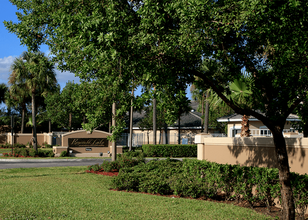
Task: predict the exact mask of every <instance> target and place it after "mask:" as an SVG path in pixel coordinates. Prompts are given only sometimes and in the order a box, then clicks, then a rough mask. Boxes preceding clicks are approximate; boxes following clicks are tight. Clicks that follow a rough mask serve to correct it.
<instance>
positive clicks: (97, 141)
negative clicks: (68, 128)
mask: <svg viewBox="0 0 308 220" xmlns="http://www.w3.org/2000/svg"><path fill="white" fill-rule="evenodd" d="M108 136H111V134H110V133H108V132H104V131H98V130H94V131H93V132H92V133H90V132H87V131H86V130H79V131H73V132H68V133H66V134H63V135H62V147H67V150H68V152H69V154H70V156H75V157H102V156H103V157H107V156H110V154H109V153H108V152H112V147H111V146H112V144H111V142H109V141H108V140H107V137H108ZM117 152H118V153H122V147H117Z"/></svg>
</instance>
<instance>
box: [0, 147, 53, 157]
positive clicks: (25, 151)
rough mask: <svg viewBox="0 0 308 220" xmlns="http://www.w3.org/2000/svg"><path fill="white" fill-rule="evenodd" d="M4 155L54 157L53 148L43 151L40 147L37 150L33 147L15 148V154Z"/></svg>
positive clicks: (6, 154)
mask: <svg viewBox="0 0 308 220" xmlns="http://www.w3.org/2000/svg"><path fill="white" fill-rule="evenodd" d="M3 156H4V157H54V153H53V151H52V150H48V151H43V150H41V149H38V150H37V151H35V150H34V149H33V148H14V150H13V154H12V153H11V152H10V153H3Z"/></svg>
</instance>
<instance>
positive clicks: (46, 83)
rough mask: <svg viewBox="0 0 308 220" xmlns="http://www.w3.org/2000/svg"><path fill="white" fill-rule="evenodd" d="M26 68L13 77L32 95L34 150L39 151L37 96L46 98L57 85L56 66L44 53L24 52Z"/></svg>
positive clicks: (22, 58) (23, 57) (15, 73)
mask: <svg viewBox="0 0 308 220" xmlns="http://www.w3.org/2000/svg"><path fill="white" fill-rule="evenodd" d="M19 59H20V60H21V62H23V64H22V65H24V68H22V69H20V71H13V72H12V74H11V75H12V77H13V78H15V79H16V81H15V82H16V84H24V85H25V87H26V89H27V90H26V91H28V93H29V94H30V95H31V104H32V124H33V148H34V149H35V150H37V135H36V120H35V118H36V104H35V103H36V102H35V97H36V95H41V96H46V95H47V93H48V92H50V91H53V90H54V89H55V86H56V85H57V83H56V82H57V80H56V76H55V71H54V66H53V64H52V63H51V62H50V61H49V59H48V58H47V57H46V56H45V55H44V53H42V52H24V53H23V54H22V55H21V56H20V58H19Z"/></svg>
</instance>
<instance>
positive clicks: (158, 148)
mask: <svg viewBox="0 0 308 220" xmlns="http://www.w3.org/2000/svg"><path fill="white" fill-rule="evenodd" d="M142 151H143V153H144V154H145V155H146V156H147V157H197V145H196V144H156V145H154V144H144V145H142Z"/></svg>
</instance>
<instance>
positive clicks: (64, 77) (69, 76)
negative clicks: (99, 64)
mask: <svg viewBox="0 0 308 220" xmlns="http://www.w3.org/2000/svg"><path fill="white" fill-rule="evenodd" d="M55 72H56V78H57V80H58V83H59V84H60V86H61V88H63V87H65V85H66V83H67V82H68V81H74V82H75V83H78V82H79V78H78V77H76V76H75V74H74V73H71V72H68V71H65V72H61V71H60V70H58V69H56V71H55Z"/></svg>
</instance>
